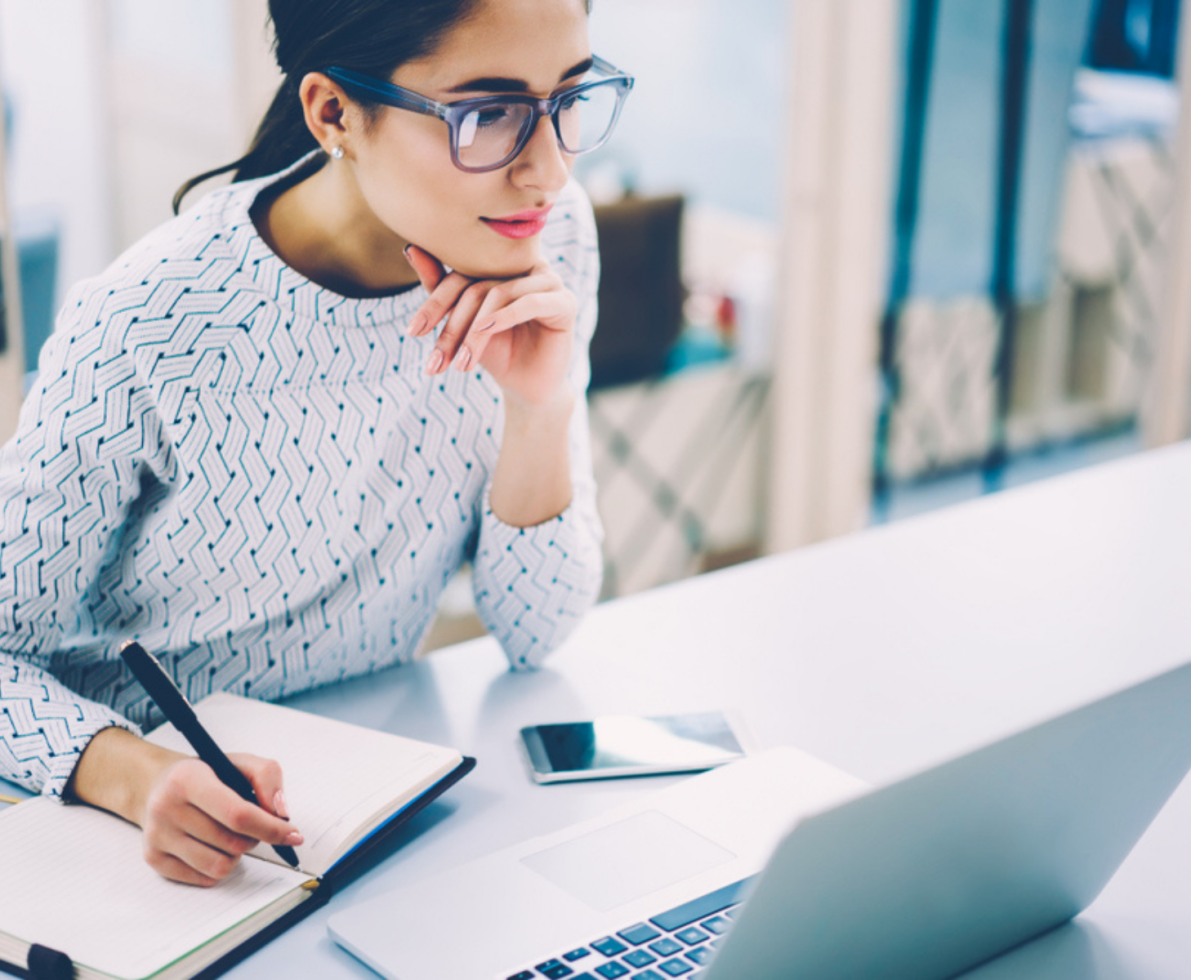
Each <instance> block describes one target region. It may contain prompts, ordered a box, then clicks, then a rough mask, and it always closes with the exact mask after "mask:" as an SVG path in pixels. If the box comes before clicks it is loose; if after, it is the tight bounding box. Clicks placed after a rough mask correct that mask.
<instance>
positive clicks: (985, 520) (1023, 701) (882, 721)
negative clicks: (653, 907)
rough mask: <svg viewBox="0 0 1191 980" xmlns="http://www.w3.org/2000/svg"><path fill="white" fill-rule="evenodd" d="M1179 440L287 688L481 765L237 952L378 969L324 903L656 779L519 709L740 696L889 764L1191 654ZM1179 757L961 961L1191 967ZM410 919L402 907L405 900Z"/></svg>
mask: <svg viewBox="0 0 1191 980" xmlns="http://www.w3.org/2000/svg"><path fill="white" fill-rule="evenodd" d="M1189 597H1191V444H1186V445H1182V446H1177V447H1174V448H1172V449H1167V450H1164V451H1161V452H1156V453H1149V454H1146V455H1143V456H1139V457H1135V458H1132V459H1128V460H1124V461H1121V462H1117V463H1112V464H1108V465H1106V466H1103V467H1098V468H1096V469H1094V470H1089V471H1085V472H1083V473H1078V474H1074V475H1072V476H1068V477H1064V478H1061V479H1058V480H1054V481H1049V482H1047V483H1043V484H1036V485H1033V486H1030V487H1026V488H1023V489H1020V490H1015V491H1009V492H1006V493H1003V494H999V495H997V496H994V497H987V498H984V499H982V500H979V501H975V502H973V503H970V504H965V505H961V506H959V507H955V508H952V509H950V510H947V511H943V512H937V513H935V514H931V515H928V516H926V517H921V518H916V519H913V520H909V521H905V522H902V523H899V524H894V525H889V526H886V527H883V528H878V529H875V530H871V531H868V532H865V533H862V534H857V535H854V536H851V537H849V538H845V539H841V540H837V541H834V542H830V543H828V544H824V545H819V546H815V547H812V548H807V549H803V550H801V551H797V552H793V553H790V554H787V555H781V556H777V557H773V558H768V559H764V560H761V561H757V562H753V563H750V564H748V565H743V566H738V567H735V568H732V569H727V570H725V571H722V572H718V573H715V574H712V575H707V576H701V577H699V578H695V579H690V580H687V581H685V582H682V583H679V584H676V585H673V586H668V587H666V588H662V589H658V590H655V591H653V592H649V593H644V594H640V595H637V596H633V597H630V598H627V599H622V600H618V601H615V602H611V603H607V604H605V605H602V606H600V607H599V608H597V609H596V610H595V611H594V612H593V613H592V614H591V615H590V616H589V617H588V618H587V619H586V620H585V621H584V623H583V624H582V626H581V627H580V629H579V630H578V631H577V633H576V635H575V636H574V638H573V639H572V640H571V641H570V642H569V643H568V644H567V646H566V647H565V649H563V650H561V651H559V653H558V654H556V656H555V657H554V658H552V660H551V661H550V662H549V666H548V667H547V668H546V669H544V670H542V671H540V672H538V673H536V674H528V675H514V674H510V673H508V672H507V670H506V669H505V666H504V663H505V662H504V658H503V657H502V656H501V654H500V653H499V651H498V650H497V648H496V646H495V643H494V642H493V641H491V640H488V639H484V640H476V641H473V642H469V643H465V644H460V645H459V646H456V647H452V648H449V649H446V650H441V651H438V652H436V653H434V654H433V655H431V656H430V657H429V658H427V659H426V660H424V661H421V662H419V663H417V664H414V665H412V666H409V667H403V668H399V669H396V670H392V671H387V672H384V673H382V674H379V675H374V676H372V677H370V678H366V679H361V680H357V681H351V682H348V683H346V684H343V685H340V686H337V687H334V688H328V689H326V690H323V691H319V692H314V693H311V694H308V695H303V696H301V697H298V698H295V699H293V700H292V701H291V702H289V703H291V704H293V705H294V706H296V707H301V708H305V709H308V710H313V711H317V712H320V713H324V714H328V715H332V716H335V717H339V718H343V719H346V720H349V721H353V722H355V723H357V724H362V725H368V726H372V727H376V728H381V729H385V730H389V731H394V732H399V733H401V734H406V735H410V736H413V737H415V738H424V739H428V740H431V741H438V742H443V743H447V744H453V745H455V746H457V747H458V748H460V749H461V750H463V751H464V752H465V753H467V754H470V755H474V756H476V757H477V758H478V760H479V765H478V767H477V769H476V771H475V772H474V773H472V774H471V775H470V776H468V778H467V779H466V780H464V781H463V783H461V784H460V785H459V786H457V787H455V788H454V789H453V790H451V792H450V793H449V794H448V795H447V797H445V798H444V799H443V800H442V801H440V802H438V803H436V804H434V805H432V806H431V807H430V808H428V809H427V810H426V811H425V812H424V813H423V814H422V815H421V816H419V817H418V818H416V819H415V821H414V822H413V825H412V829H411V833H410V835H409V840H408V842H407V844H406V845H405V846H404V847H403V848H402V849H401V850H400V851H398V852H397V853H396V854H395V855H394V856H393V857H392V858H391V859H390V860H388V861H387V862H386V863H385V864H383V865H382V866H381V867H379V868H377V869H376V870H374V871H372V872H370V873H369V874H368V875H366V876H364V877H363V878H362V879H360V880H359V881H357V882H356V883H354V884H353V885H352V886H350V887H349V888H347V889H345V890H344V892H343V893H341V894H340V895H338V896H337V897H336V898H335V900H334V901H333V902H332V903H331V905H330V909H324V910H320V912H318V913H316V914H315V915H313V916H311V917H310V918H309V919H307V920H306V921H304V922H303V923H301V924H300V925H299V926H297V927H296V928H294V929H293V930H291V931H290V932H289V933H287V934H286V935H284V936H282V937H281V938H279V939H278V940H276V941H274V942H273V943H272V944H271V945H270V946H268V947H267V948H265V949H264V950H262V951H260V952H259V953H257V954H256V955H254V956H253V957H251V958H250V959H249V960H247V961H246V962H245V963H243V964H242V965H240V966H239V967H237V968H236V969H235V970H233V971H232V972H231V973H230V974H229V976H231V977H234V978H239V980H246V978H249V977H273V976H319V977H325V978H336V977H341V978H352V977H361V978H363V977H371V976H373V974H371V973H370V972H369V971H368V970H367V969H366V968H364V967H363V966H361V965H360V964H358V963H357V962H356V961H355V960H354V959H352V957H350V956H349V955H348V954H346V953H344V952H343V951H342V950H340V949H339V948H338V947H336V946H335V945H334V944H333V943H332V942H331V940H330V939H329V938H328V937H327V934H326V930H325V923H326V919H327V917H328V915H329V914H330V912H332V911H339V910H342V909H344V908H347V907H348V906H350V905H351V904H353V903H356V902H359V901H361V900H363V899H365V898H370V897H372V896H374V895H378V894H382V893H383V892H385V891H387V890H389V889H391V888H393V887H395V886H396V885H398V884H403V883H408V882H413V881H416V880H417V879H419V878H421V877H425V876H427V875H431V874H434V873H435V872H438V871H441V870H443V869H446V868H448V867H451V866H453V865H455V864H458V863H461V862H463V861H466V860H469V859H471V858H475V857H478V856H480V855H482V854H485V853H488V852H490V851H492V850H495V849H497V848H499V847H502V846H504V845H508V844H511V843H514V842H516V841H519V840H522V839H524V838H526V837H529V836H532V835H536V834H541V833H546V832H548V831H551V830H555V829H557V828H559V827H562V826H565V825H566V824H568V823H571V822H574V821H576V820H579V819H582V818H585V817H588V816H592V815H595V814H597V813H599V812H601V811H602V810H604V809H606V808H608V807H610V806H611V805H614V804H615V803H618V802H621V801H623V800H626V799H628V798H632V797H635V796H637V795H639V794H643V793H646V792H649V791H651V790H653V789H656V788H660V787H661V786H663V785H666V784H668V783H669V782H670V781H672V779H674V778H678V777H668V778H652V779H641V780H622V781H612V782H607V783H587V784H582V783H580V784H569V785H555V786H537V785H535V784H533V783H531V781H530V780H529V778H528V776H527V774H526V770H525V767H524V764H523V762H522V760H521V756H520V754H519V748H518V745H517V731H518V729H519V728H520V727H521V726H522V725H526V724H533V723H539V722H549V721H561V720H570V719H581V718H586V717H590V716H593V715H597V714H608V713H653V714H661V713H670V712H681V711H693V710H701V709H708V708H717V707H734V708H739V709H740V710H741V711H742V713H743V715H744V717H745V720H746V722H747V724H748V726H749V728H750V730H751V732H752V734H753V736H754V738H755V739H756V741H757V742H759V743H760V744H761V745H763V746H769V745H779V744H792V745H797V746H799V747H801V748H803V749H805V750H807V751H809V752H812V753H814V754H816V755H818V756H820V757H821V758H823V759H825V760H827V761H828V762H831V763H833V764H835V765H837V766H840V767H841V768H843V769H845V770H847V771H850V772H853V773H855V774H857V775H859V776H861V777H862V778H864V779H867V780H871V781H873V782H882V781H886V780H890V779H894V778H897V777H900V776H902V775H905V774H908V773H909V772H912V771H914V770H917V769H920V768H922V767H924V766H927V765H930V764H932V763H934V762H936V761H939V760H941V759H943V758H946V757H949V756H952V755H955V754H957V753H959V752H962V751H964V750H967V749H970V748H973V747H975V746H978V745H980V744H982V743H985V742H987V741H989V740H991V739H993V738H996V737H998V736H1001V735H1004V734H1007V733H1008V732H1010V731H1013V730H1016V729H1020V728H1022V727H1025V726H1027V725H1029V724H1031V723H1034V722H1036V721H1039V720H1041V719H1043V718H1045V717H1049V716H1051V715H1053V714H1055V713H1057V712H1059V711H1061V710H1063V709H1065V708H1067V707H1070V706H1073V705H1075V704H1077V703H1081V702H1085V701H1087V700H1089V699H1091V698H1094V697H1096V696H1098V695H1101V694H1105V693H1108V692H1110V691H1112V690H1115V689H1117V688H1119V687H1121V686H1123V685H1125V684H1127V683H1129V682H1131V681H1135V680H1138V679H1141V678H1143V677H1145V676H1149V675H1151V674H1154V673H1157V672H1158V671H1160V670H1164V669H1167V668H1169V667H1173V666H1175V665H1176V664H1179V663H1182V662H1184V661H1186V660H1187V659H1188V643H1189V638H1191V601H1189ZM1189 825H1191V781H1188V782H1185V783H1184V784H1183V786H1182V787H1181V788H1180V789H1179V790H1178V792H1177V793H1176V794H1175V796H1174V797H1173V798H1172V799H1171V801H1170V803H1169V804H1168V805H1167V807H1166V808H1165V809H1164V810H1163V812H1162V813H1161V814H1160V815H1159V817H1158V819H1157V820H1156V821H1155V823H1154V824H1153V825H1152V826H1151V828H1150V829H1149V831H1148V832H1147V833H1146V835H1145V837H1144V838H1143V839H1142V841H1141V843H1140V844H1139V845H1138V847H1137V848H1136V849H1135V851H1134V852H1133V854H1132V855H1130V857H1129V859H1128V860H1127V861H1126V863H1125V865H1124V866H1123V867H1122V869H1121V870H1120V872H1119V873H1118V874H1117V876H1116V877H1115V878H1114V879H1113V880H1112V882H1110V884H1109V886H1108V888H1107V889H1106V890H1105V891H1104V893H1103V894H1102V895H1101V897H1100V898H1099V899H1098V900H1097V901H1096V902H1095V903H1094V904H1093V905H1092V907H1091V908H1090V909H1089V910H1088V911H1087V912H1086V913H1084V914H1083V915H1081V916H1080V917H1078V918H1077V919H1076V920H1075V922H1074V923H1073V924H1071V925H1068V926H1066V927H1064V928H1062V929H1059V930H1057V931H1055V932H1053V933H1051V934H1050V935H1048V936H1046V937H1043V938H1042V939H1040V940H1037V941H1035V942H1033V943H1030V944H1028V945H1027V946H1025V947H1022V948H1020V949H1018V950H1016V951H1014V952H1013V953H1010V954H1008V955H1006V956H1003V957H1001V958H1000V959H998V960H996V961H994V962H993V963H990V964H987V965H986V966H984V967H982V968H980V969H979V970H977V971H975V972H973V973H972V974H971V976H973V977H979V978H980V980H999V978H1010V977H1012V978H1046V980H1059V978H1062V980H1068V978H1069V980H1076V978H1079V980H1086V978H1091V977H1097V978H1113V980H1117V978H1125V977H1128V978H1137V977H1152V978H1159V977H1161V978H1171V980H1174V978H1180V980H1182V978H1185V977H1186V976H1187V964H1188V963H1191V835H1189V834H1188V833H1187V830H1186V828H1187V827H1188V826H1189ZM395 927H396V928H399V927H400V926H399V924H395Z"/></svg>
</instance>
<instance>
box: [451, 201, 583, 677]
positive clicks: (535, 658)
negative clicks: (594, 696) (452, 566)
mask: <svg viewBox="0 0 1191 980" xmlns="http://www.w3.org/2000/svg"><path fill="white" fill-rule="evenodd" d="M570 189H571V191H572V194H571V195H568V199H567V200H566V202H565V204H564V202H561V201H560V203H559V205H558V206H559V207H564V206H565V208H566V213H565V214H564V221H563V222H560V227H559V229H558V232H559V234H556V236H555V238H554V239H553V245H554V249H553V251H554V253H555V258H556V261H557V263H558V269H559V274H560V275H561V276H562V278H563V281H564V282H566V283H567V285H568V286H569V287H570V288H571V289H572V290H573V291H574V292H575V295H576V297H577V298H578V300H579V312H578V316H577V318H576V321H575V348H574V359H573V361H572V363H571V370H570V384H571V389H572V391H573V392H574V393H575V410H574V412H573V414H572V416H571V422H570V436H569V450H570V468H571V488H572V496H571V503H570V505H569V506H568V507H567V509H566V510H564V511H563V512H562V513H561V514H559V515H558V516H557V517H554V518H551V519H550V520H548V521H545V522H544V523H542V524H538V525H535V526H533V527H525V528H518V527H512V526H511V525H508V524H505V523H504V522H503V521H501V520H500V519H499V518H498V517H497V516H496V515H495V514H494V513H493V512H492V508H491V506H490V505H489V502H488V492H487V491H485V494H484V502H483V513H482V515H481V521H480V535H479V542H478V545H477V548H476V558H475V570H474V577H473V586H474V589H475V598H476V609H477V611H478V612H479V615H480V619H481V620H482V621H483V623H484V625H485V626H486V627H487V628H488V631H489V632H490V633H491V634H492V635H493V636H494V637H496V639H497V641H498V642H499V643H500V645H501V647H502V648H503V649H504V651H505V655H506V656H507V657H508V658H509V663H510V665H511V666H512V667H513V669H515V670H524V669H527V668H532V667H536V666H538V665H539V664H540V663H541V662H542V660H543V659H544V658H545V656H546V655H547V654H548V653H550V652H551V651H552V650H554V649H556V648H557V647H558V646H559V645H560V644H561V643H562V642H563V640H565V639H566V638H567V636H569V635H570V633H571V631H572V630H573V629H574V628H575V626H576V625H578V623H579V620H580V619H581V618H582V617H583V614H584V613H585V612H587V610H588V609H589V608H590V607H591V606H592V604H593V603H594V602H595V600H596V598H597V597H598V596H599V592H600V585H601V583H602V581H603V574H604V565H603V554H602V552H601V548H600V546H601V543H602V542H603V537H604V532H603V528H602V526H601V524H600V518H599V514H598V512H597V510H596V485H595V476H594V474H593V473H592V460H591V435H590V431H589V429H588V421H587V384H588V381H589V380H590V378H591V366H590V362H589V360H588V348H589V346H590V344H591V337H592V334H593V333H594V332H595V325H596V290H597V286H598V284H599V277H600V259H599V251H598V248H597V243H596V229H595V219H594V217H593V215H592V211H591V204H590V202H589V201H588V200H587V197H586V195H585V194H583V192H582V190H580V189H579V188H578V186H577V185H576V184H574V183H572V184H571V187H570ZM489 489H491V488H489Z"/></svg>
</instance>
